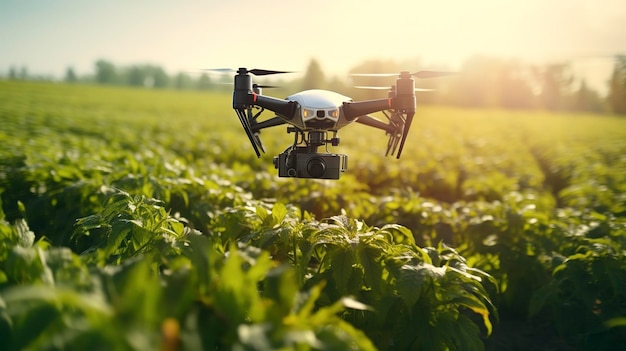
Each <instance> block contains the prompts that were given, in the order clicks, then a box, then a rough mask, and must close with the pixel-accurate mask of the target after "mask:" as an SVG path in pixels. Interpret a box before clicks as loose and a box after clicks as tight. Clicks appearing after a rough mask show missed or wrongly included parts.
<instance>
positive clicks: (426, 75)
mask: <svg viewBox="0 0 626 351" xmlns="http://www.w3.org/2000/svg"><path fill="white" fill-rule="evenodd" d="M453 74H457V72H445V71H419V72H413V73H410V75H412V76H413V77H416V78H419V79H425V78H436V77H443V76H449V75H453ZM350 75H351V76H353V77H398V76H400V73H351V74H350Z"/></svg>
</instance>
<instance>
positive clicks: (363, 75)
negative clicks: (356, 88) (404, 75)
mask: <svg viewBox="0 0 626 351" xmlns="http://www.w3.org/2000/svg"><path fill="white" fill-rule="evenodd" d="M350 75H351V76H353V77H397V76H398V75H399V74H398V73H351V74H350Z"/></svg>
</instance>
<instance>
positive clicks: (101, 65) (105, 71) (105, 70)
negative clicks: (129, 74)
mask: <svg viewBox="0 0 626 351" xmlns="http://www.w3.org/2000/svg"><path fill="white" fill-rule="evenodd" d="M116 81H117V73H116V69H115V65H113V64H112V63H111V62H109V61H105V60H98V61H96V82H97V83H99V84H114V83H116Z"/></svg>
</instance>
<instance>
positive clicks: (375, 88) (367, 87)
mask: <svg viewBox="0 0 626 351" xmlns="http://www.w3.org/2000/svg"><path fill="white" fill-rule="evenodd" d="M354 87H355V88H357V89H372V90H390V89H391V88H392V87H380V86H367V85H355V86H354ZM414 90H415V91H416V92H420V91H435V89H426V88H415V89H414Z"/></svg>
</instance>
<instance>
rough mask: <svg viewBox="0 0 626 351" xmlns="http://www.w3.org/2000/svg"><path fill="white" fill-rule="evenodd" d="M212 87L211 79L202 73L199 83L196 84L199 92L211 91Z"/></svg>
mask: <svg viewBox="0 0 626 351" xmlns="http://www.w3.org/2000/svg"><path fill="white" fill-rule="evenodd" d="M211 87H212V83H211V78H209V75H208V74H206V73H202V75H201V76H200V78H198V81H197V82H196V89H197V90H209V89H211Z"/></svg>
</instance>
